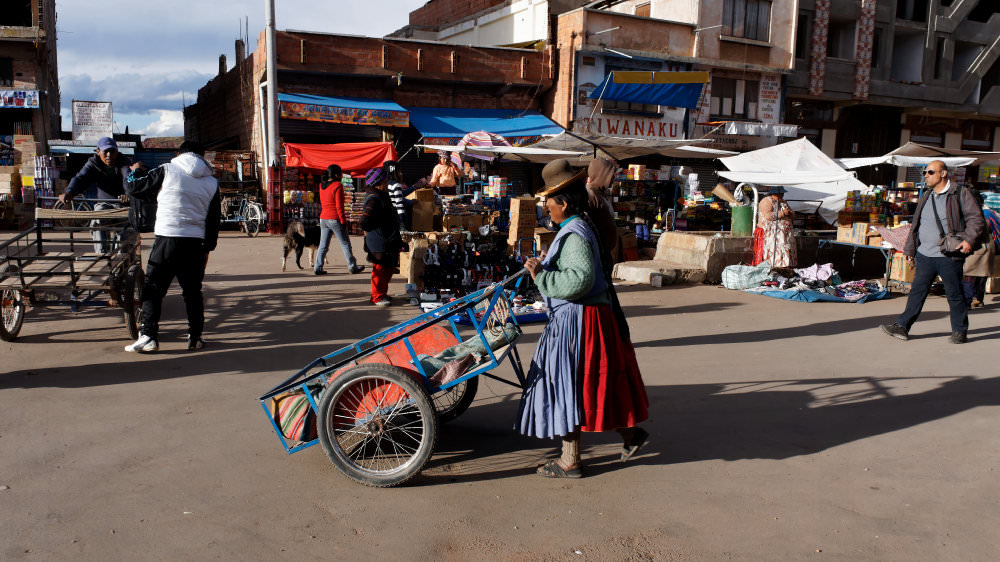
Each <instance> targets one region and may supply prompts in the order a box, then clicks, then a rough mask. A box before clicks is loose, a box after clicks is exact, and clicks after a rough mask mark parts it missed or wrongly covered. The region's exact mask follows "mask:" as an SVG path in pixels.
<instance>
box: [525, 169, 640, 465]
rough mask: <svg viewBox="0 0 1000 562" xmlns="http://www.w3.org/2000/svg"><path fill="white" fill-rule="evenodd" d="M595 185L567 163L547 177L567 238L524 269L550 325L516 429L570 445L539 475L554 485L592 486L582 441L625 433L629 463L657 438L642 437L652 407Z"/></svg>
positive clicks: (551, 203)
mask: <svg viewBox="0 0 1000 562" xmlns="http://www.w3.org/2000/svg"><path fill="white" fill-rule="evenodd" d="M586 176H587V171H586V170H581V171H579V172H577V171H576V170H574V169H573V168H571V167H570V165H569V162H568V161H567V160H556V161H554V162H550V163H549V164H547V165H546V166H545V168H544V169H543V170H542V177H543V179H544V180H545V189H544V190H543V191H542V192H541V195H542V196H544V197H545V198H546V200H545V206H546V207H547V208H548V210H549V214H550V216H551V217H552V222H553V224H558V225H559V234H557V235H556V238H555V240H554V241H553V242H552V245H551V246H550V248H549V251H548V254H547V256H546V257H545V258H544V259H542V260H539V259H538V258H530V259H528V260H527V261H526V262H525V264H524V265H525V268H526V269H527V270H528V272H529V273H530V274H531V276H532V278H533V279H534V280H535V284H536V285H537V286H538V289H539V291H540V292H541V293H542V295H543V296H544V297H545V300H546V305H547V306H548V309H549V311H550V316H549V322H548V324H547V325H546V326H545V330H544V331H543V332H542V335H541V338H540V339H539V341H538V347H537V349H536V350H535V355H534V357H533V358H532V361H531V367H530V368H529V370H528V375H527V377H526V381H525V385H524V393H523V395H522V399H521V407H520V411H519V413H518V420H517V424H516V425H517V429H518V430H519V431H520V432H521V433H523V434H525V435H530V436H533V437H540V438H552V437H556V436H559V437H561V438H562V456H561V457H560V458H559V459H553V460H550V461H548V462H546V463H545V464H543V465H542V466H540V467H539V468H538V473H539V474H541V475H542V476H545V477H549V478H579V477H580V476H582V471H581V459H580V432H581V431H584V432H592V431H609V430H615V431H618V433H619V434H621V436H622V440H623V445H622V452H621V461H622V462H624V461H627V460H628V459H630V458H631V457H632V456H633V455H634V454H635V452H636V451H637V450H638V449H639V447H641V446H642V445H643V444H644V443H645V442H646V440H647V439H648V437H649V434H648V433H647V432H646V431H645V430H644V429H642V428H640V427H638V424H639V423H640V422H642V421H644V420H645V419H647V418H648V416H649V414H648V407H649V399H648V398H647V396H646V387H645V385H644V384H643V382H642V376H641V374H640V373H639V366H638V363H637V362H636V358H635V349H634V348H633V346H632V341H631V339H630V338H629V334H628V325H627V324H626V322H625V317H624V314H623V313H622V310H621V307H620V306H618V299H617V298H616V296H615V294H614V286H613V285H612V283H611V278H610V274H609V273H610V272H609V268H607V267H604V266H605V264H606V263H607V261H608V258H607V256H606V253H607V252H606V248H607V247H608V244H604V243H602V241H600V240H599V239H598V235H597V234H595V232H596V229H595V227H594V223H593V221H592V220H591V218H590V217H589V216H588V215H587V211H586V209H587V208H588V200H587V189H586ZM602 249H604V250H605V251H604V252H602ZM602 254H605V255H602Z"/></svg>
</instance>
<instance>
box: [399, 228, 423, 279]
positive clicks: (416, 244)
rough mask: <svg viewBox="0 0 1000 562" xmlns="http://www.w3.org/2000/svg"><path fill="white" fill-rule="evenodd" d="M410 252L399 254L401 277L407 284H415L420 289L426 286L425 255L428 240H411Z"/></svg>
mask: <svg viewBox="0 0 1000 562" xmlns="http://www.w3.org/2000/svg"><path fill="white" fill-rule="evenodd" d="M409 245H410V251H408V252H401V253H400V254H399V275H400V276H401V277H402V278H403V279H405V280H406V282H407V283H413V284H415V285H416V286H417V288H418V289H421V288H423V286H424V255H425V254H426V253H427V239H425V238H415V239H413V240H410V242H409Z"/></svg>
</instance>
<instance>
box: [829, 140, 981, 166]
mask: <svg viewBox="0 0 1000 562" xmlns="http://www.w3.org/2000/svg"><path fill="white" fill-rule="evenodd" d="M934 160H940V161H942V162H944V164H945V166H948V167H949V168H955V167H959V166H978V165H979V164H983V163H985V162H994V161H1000V152H981V151H978V150H962V149H959V148H940V147H937V146H927V145H925V144H917V143H915V142H908V143H906V144H904V145H903V146H901V147H899V148H897V149H896V150H893V151H892V152H890V153H888V154H884V155H882V156H873V157H869V158H841V159H839V160H837V163H838V164H840V165H841V166H842V167H844V168H846V169H848V170H853V169H855V168H860V167H862V166H876V165H879V164H892V165H893V166H906V167H909V166H926V165H927V164H930V163H931V162H932V161H934Z"/></svg>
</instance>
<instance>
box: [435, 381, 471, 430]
mask: <svg viewBox="0 0 1000 562" xmlns="http://www.w3.org/2000/svg"><path fill="white" fill-rule="evenodd" d="M477 390H479V378H478V377H472V378H471V379H468V380H466V381H463V382H461V383H459V384H456V385H455V386H453V387H451V388H449V389H447V390H443V391H441V392H438V393H437V394H435V395H434V396H433V397H432V398H433V399H434V410H435V411H437V415H438V421H440V422H441V423H447V422H450V421H451V420H453V419H455V418H457V417H458V416H461V415H462V414H463V413H465V411H466V410H468V409H469V406H471V405H472V401H473V400H475V399H476V391H477Z"/></svg>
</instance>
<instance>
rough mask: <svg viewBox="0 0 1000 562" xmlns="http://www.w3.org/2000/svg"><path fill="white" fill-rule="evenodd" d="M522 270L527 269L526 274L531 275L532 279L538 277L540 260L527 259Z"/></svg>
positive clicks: (540, 266)
mask: <svg viewBox="0 0 1000 562" xmlns="http://www.w3.org/2000/svg"><path fill="white" fill-rule="evenodd" d="M524 269H527V270H528V273H530V274H531V278H532V279H534V278H535V275H538V272H539V271H541V270H542V260H540V259H538V258H528V259H527V261H525V262H524Z"/></svg>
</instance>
